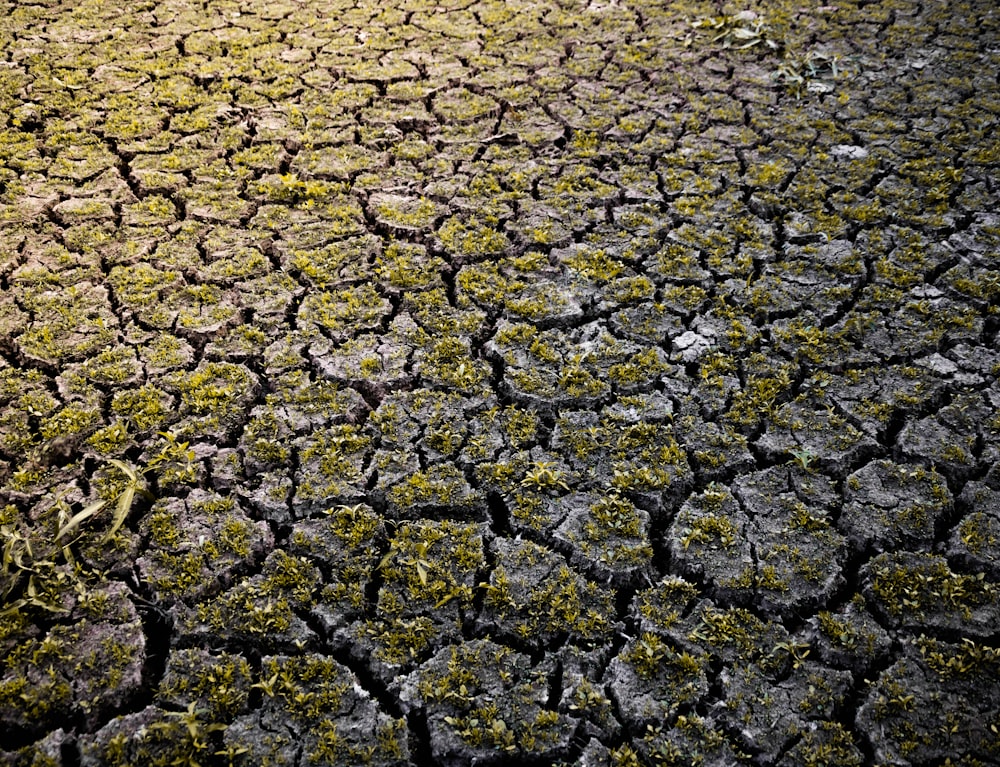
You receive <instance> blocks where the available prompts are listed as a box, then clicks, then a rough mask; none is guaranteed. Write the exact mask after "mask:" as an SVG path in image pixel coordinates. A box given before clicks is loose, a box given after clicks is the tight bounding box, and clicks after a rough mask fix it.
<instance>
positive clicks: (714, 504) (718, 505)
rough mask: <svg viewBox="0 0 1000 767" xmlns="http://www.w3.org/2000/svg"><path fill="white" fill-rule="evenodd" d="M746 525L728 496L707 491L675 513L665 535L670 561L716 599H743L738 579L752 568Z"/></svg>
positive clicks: (715, 489)
mask: <svg viewBox="0 0 1000 767" xmlns="http://www.w3.org/2000/svg"><path fill="white" fill-rule="evenodd" d="M748 525H749V519H748V518H747V515H746V513H745V512H744V511H743V509H742V508H741V507H740V505H739V503H738V502H737V500H736V498H735V497H734V496H733V494H732V492H731V491H730V490H729V489H728V488H726V487H721V486H716V487H710V488H709V489H707V490H705V491H703V492H701V493H697V494H695V495H692V496H691V497H690V498H688V500H687V501H685V502H684V505H683V506H681V509H680V511H678V512H677V517H676V518H675V519H674V521H673V524H671V526H670V531H669V532H668V534H667V540H668V544H669V547H670V556H671V559H672V561H673V562H675V563H676V565H677V567H678V568H679V569H680V570H681V571H682V572H684V573H685V574H687V575H689V576H690V577H691V578H692V579H695V580H702V581H704V582H705V584H706V585H707V586H708V587H709V589H710V591H711V593H713V594H714V595H715V596H716V597H717V598H718V599H721V600H722V601H729V600H733V599H743V598H745V597H746V594H745V593H744V591H745V587H743V586H741V585H740V583H741V582H740V580H739V579H740V576H741V574H742V573H744V572H753V570H754V567H755V563H754V558H753V555H752V551H751V548H750V542H749V538H748V535H747V533H748V530H747V528H748ZM750 585H751V587H752V586H753V584H750Z"/></svg>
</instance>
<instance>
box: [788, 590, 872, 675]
mask: <svg viewBox="0 0 1000 767" xmlns="http://www.w3.org/2000/svg"><path fill="white" fill-rule="evenodd" d="M806 637H807V639H808V641H809V643H810V645H812V646H813V647H815V648H816V650H817V653H818V655H819V659H820V660H821V661H823V662H824V663H826V664H827V665H830V666H833V667H834V668H842V669H846V670H847V671H851V672H852V673H854V674H863V673H865V672H866V671H867V670H868V669H869V668H871V666H872V665H874V664H876V663H878V662H879V661H880V660H881V659H882V658H884V657H885V656H886V655H888V653H889V651H890V650H891V649H892V638H891V637H890V636H889V633H888V632H887V631H886V630H885V629H884V628H882V627H881V626H880V625H879V624H878V622H877V621H876V620H875V619H874V618H873V617H872V616H871V615H870V614H869V613H868V611H867V610H866V609H865V600H864V598H863V597H861V596H860V595H859V596H856V597H855V598H854V599H852V600H851V601H850V602H848V603H847V605H845V606H844V607H842V608H840V609H839V610H837V611H836V612H830V611H829V610H821V611H820V612H819V613H818V614H817V615H816V616H814V617H813V618H810V619H809V629H808V631H807V632H806Z"/></svg>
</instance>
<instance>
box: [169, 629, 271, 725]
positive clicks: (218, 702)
mask: <svg viewBox="0 0 1000 767" xmlns="http://www.w3.org/2000/svg"><path fill="white" fill-rule="evenodd" d="M253 681H254V678H253V672H252V671H251V669H250V663H249V662H248V661H247V659H246V658H245V657H243V656H242V655H239V654H231V653H226V652H221V653H213V652H211V651H209V650H204V649H201V648H197V647H190V648H187V649H183V650H177V649H175V650H172V651H171V652H170V655H169V656H168V657H167V667H166V671H165V672H164V674H163V678H162V679H161V680H160V684H159V686H158V688H157V691H156V702H157V703H158V704H160V705H162V706H164V707H174V706H176V707H178V708H182V709H186V708H187V707H188V706H191V705H192V704H193V705H194V706H195V709H196V710H199V711H203V712H204V717H205V718H206V719H207V720H210V721H223V720H225V721H229V720H230V719H232V717H234V716H236V715H237V714H242V713H244V712H245V711H246V710H247V708H248V706H249V700H250V693H251V685H252V684H253Z"/></svg>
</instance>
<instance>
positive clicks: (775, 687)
mask: <svg viewBox="0 0 1000 767" xmlns="http://www.w3.org/2000/svg"><path fill="white" fill-rule="evenodd" d="M790 644H791V643H790ZM791 646H792V647H796V646H795V645H793V644H792V645H791ZM779 648H780V646H779ZM779 648H775V653H777V654H778V655H782V654H784V653H786V652H789V651H786V650H783V649H779ZM795 652H800V653H801V652H804V650H795ZM774 657H775V656H773V655H772V656H771V657H769V658H766V659H765V660H764V662H762V663H760V664H753V665H745V666H744V665H736V666H733V667H731V668H725V669H723V670H722V674H721V679H722V689H723V695H724V696H725V698H726V702H725V703H719V704H718V705H717V706H716V710H715V713H716V715H717V716H718V717H719V719H720V721H722V722H723V723H724V724H725V725H726V726H727V727H729V728H732V729H733V730H735V731H738V732H739V733H740V735H741V737H742V738H743V745H744V746H746V747H752V748H754V749H759V750H760V751H761V752H762V753H763V754H765V755H766V756H767V758H768V760H774V759H775V758H776V757H777V756H778V754H780V753H781V752H782V750H783V749H784V748H785V747H786V746H788V745H789V744H790V743H791V742H792V741H793V740H794V739H795V738H796V737H797V736H798V734H799V732H801V731H802V730H803V729H805V728H807V727H808V726H809V725H808V722H810V721H814V720H818V721H832V720H834V717H836V715H837V712H838V710H839V709H840V708H841V707H842V706H843V705H844V702H845V700H846V696H847V694H848V692H849V691H850V688H851V685H852V684H853V677H852V676H851V674H850V673H848V672H847V671H834V670H832V669H829V668H827V667H826V666H823V665H821V664H819V663H813V662H812V661H809V660H806V661H802V660H800V658H801V655H800V656H799V657H794V656H793V658H794V662H793V664H791V665H792V668H791V670H790V672H789V671H785V672H784V673H782V672H781V671H782V670H781V668H780V666H779V667H778V669H773V668H771V669H765V665H766V664H767V665H769V661H770V660H771V659H772V658H774ZM776 671H777V673H776Z"/></svg>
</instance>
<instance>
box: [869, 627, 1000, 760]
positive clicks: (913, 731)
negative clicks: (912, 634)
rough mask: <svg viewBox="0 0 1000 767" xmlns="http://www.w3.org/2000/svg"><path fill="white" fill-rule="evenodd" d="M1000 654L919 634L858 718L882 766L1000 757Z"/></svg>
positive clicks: (882, 676) (872, 692) (882, 677)
mask: <svg viewBox="0 0 1000 767" xmlns="http://www.w3.org/2000/svg"><path fill="white" fill-rule="evenodd" d="M998 679H1000V659H998V655H997V651H996V649H995V648H992V647H986V646H983V645H978V644H976V643H974V642H968V641H963V643H961V644H949V643H946V642H940V641H936V640H931V639H920V640H918V641H917V643H916V646H912V645H907V646H905V647H904V657H903V658H901V659H900V660H897V661H896V662H895V663H893V664H892V666H890V667H889V668H887V669H886V670H885V671H883V672H882V673H881V674H880V675H879V678H878V680H877V681H876V682H875V684H874V685H873V686H872V688H871V689H870V691H869V692H868V696H867V698H866V699H865V701H864V703H863V705H862V706H861V707H860V708H859V709H858V713H857V717H856V719H855V723H856V726H857V728H858V730H860V731H861V733H863V734H864V735H865V736H866V737H867V738H868V741H869V742H870V743H871V745H872V746H873V748H874V752H875V758H876V759H877V760H878V762H879V763H880V764H900V765H909V764H934V763H946V762H945V760H946V759H949V758H951V757H954V756H955V755H956V754H962V755H964V757H965V758H966V759H968V761H969V763H970V764H975V763H976V762H977V761H978V762H979V763H981V764H990V763H996V761H997V756H998V755H1000V733H998V732H997V730H998V727H997V725H996V722H997V719H998V717H1000V684H998V682H997V680H998Z"/></svg>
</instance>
